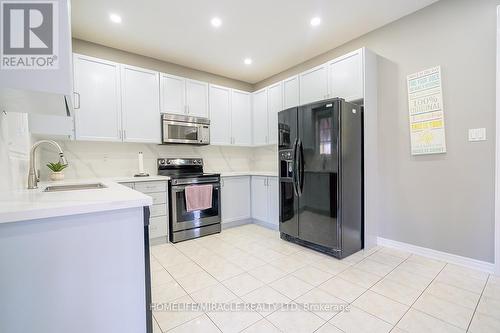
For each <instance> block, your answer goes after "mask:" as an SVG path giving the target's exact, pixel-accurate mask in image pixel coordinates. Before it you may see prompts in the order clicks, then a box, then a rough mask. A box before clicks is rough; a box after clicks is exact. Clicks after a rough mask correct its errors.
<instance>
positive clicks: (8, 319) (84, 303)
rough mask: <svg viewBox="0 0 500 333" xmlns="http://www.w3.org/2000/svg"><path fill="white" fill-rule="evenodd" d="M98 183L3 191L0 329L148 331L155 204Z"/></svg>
mask: <svg viewBox="0 0 500 333" xmlns="http://www.w3.org/2000/svg"><path fill="white" fill-rule="evenodd" d="M68 183H69V182H68ZM71 183H72V184H74V183H75V182H71ZM77 183H82V182H77ZM84 183H89V182H88V181H86V182H84ZM101 183H102V184H103V185H104V186H105V187H103V188H97V189H89V190H73V191H62V192H44V191H43V190H44V189H45V188H46V186H47V184H40V186H39V188H38V189H35V190H18V191H9V192H2V193H0V272H1V273H0V295H1V297H0V332H9V333H15V332H39V333H45V332H46V333H49V332H50V333H57V332H77V333H80V332H81V333H84V332H85V333H87V332H96V333H97V332H103V333H104V332H106V333H107V332H121V333H123V332H130V333H132V332H134V333H136V332H146V326H147V314H146V289H147V287H146V286H148V283H147V280H148V278H147V277H146V266H147V261H146V260H145V258H146V255H147V254H148V249H147V248H146V247H145V237H144V234H145V231H144V230H145V229H144V221H145V215H146V216H147V210H145V209H144V207H146V206H150V205H151V204H152V199H151V197H149V196H147V195H144V194H142V193H139V192H136V191H134V190H132V189H129V188H127V187H125V186H122V185H119V184H117V183H115V182H112V181H101ZM63 184H64V183H63ZM50 185H52V184H50ZM58 185H61V184H58Z"/></svg>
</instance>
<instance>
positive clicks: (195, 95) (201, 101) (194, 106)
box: [186, 79, 208, 118]
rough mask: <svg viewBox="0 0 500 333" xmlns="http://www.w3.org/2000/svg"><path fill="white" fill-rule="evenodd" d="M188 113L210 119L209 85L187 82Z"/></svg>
mask: <svg viewBox="0 0 500 333" xmlns="http://www.w3.org/2000/svg"><path fill="white" fill-rule="evenodd" d="M186 113H187V114H188V115H189V116H194V117H203V118H208V83H206V82H201V81H196V80H190V79H187V80H186Z"/></svg>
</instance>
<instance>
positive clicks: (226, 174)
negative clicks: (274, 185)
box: [220, 171, 278, 177]
mask: <svg viewBox="0 0 500 333" xmlns="http://www.w3.org/2000/svg"><path fill="white" fill-rule="evenodd" d="M220 175H221V177H238V176H264V177H278V172H277V171H235V172H232V171H229V172H221V173H220Z"/></svg>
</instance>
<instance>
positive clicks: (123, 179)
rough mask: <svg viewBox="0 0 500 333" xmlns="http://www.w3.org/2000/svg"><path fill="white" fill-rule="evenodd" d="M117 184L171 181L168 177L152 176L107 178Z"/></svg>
mask: <svg viewBox="0 0 500 333" xmlns="http://www.w3.org/2000/svg"><path fill="white" fill-rule="evenodd" d="M106 179H109V180H111V181H114V182H117V183H137V182H152V181H167V180H169V179H170V177H168V176H159V175H150V176H147V177H134V176H131V177H112V178H106Z"/></svg>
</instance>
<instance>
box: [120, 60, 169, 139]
mask: <svg viewBox="0 0 500 333" xmlns="http://www.w3.org/2000/svg"><path fill="white" fill-rule="evenodd" d="M158 81H159V74H158V72H154V71H150V70H147V69H143V68H138V67H133V66H128V65H122V69H121V88H122V93H121V96H122V125H123V141H125V142H145V143H161V125H160V124H161V122H160V96H159V88H158V87H159V82H158Z"/></svg>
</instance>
